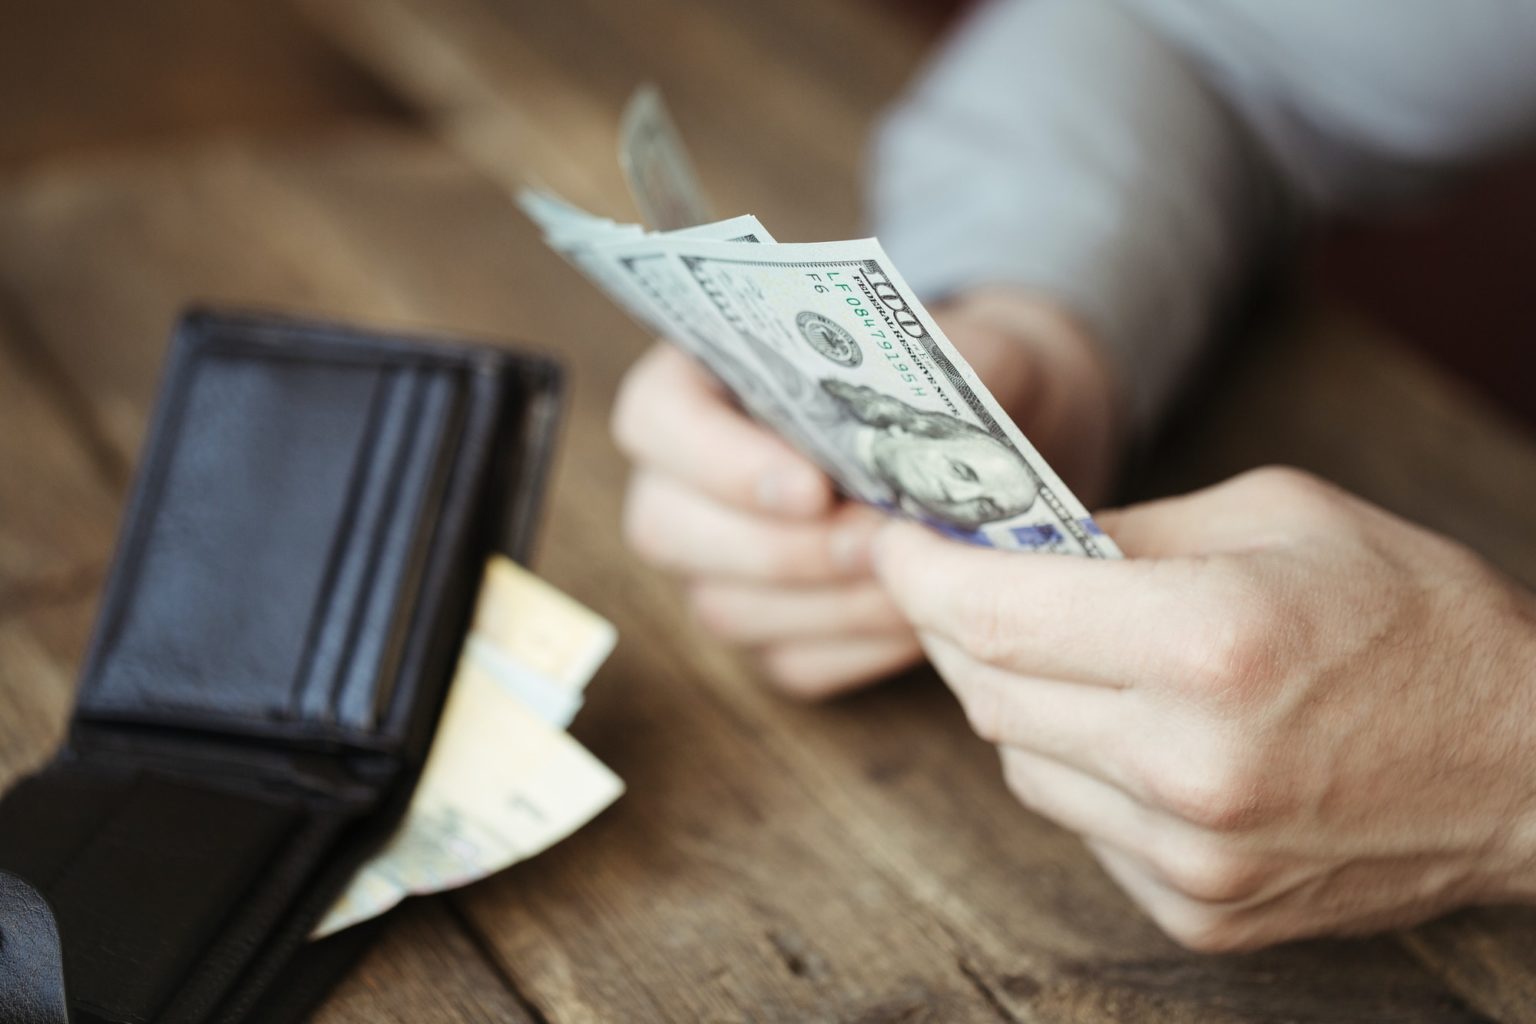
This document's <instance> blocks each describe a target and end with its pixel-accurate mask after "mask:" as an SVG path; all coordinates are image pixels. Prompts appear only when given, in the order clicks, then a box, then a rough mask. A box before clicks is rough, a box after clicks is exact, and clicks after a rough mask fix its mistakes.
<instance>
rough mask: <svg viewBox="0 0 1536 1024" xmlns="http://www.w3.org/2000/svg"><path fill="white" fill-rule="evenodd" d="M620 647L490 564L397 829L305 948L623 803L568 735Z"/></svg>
mask: <svg viewBox="0 0 1536 1024" xmlns="http://www.w3.org/2000/svg"><path fill="white" fill-rule="evenodd" d="M615 639H616V633H615V631H614V628H613V626H612V625H611V624H610V623H609V622H607V621H606V620H605V619H603V618H602V617H601V616H599V615H597V614H596V613H594V612H592V611H590V610H589V609H587V608H585V607H583V606H582V605H581V604H579V603H578V602H576V601H575V600H573V599H571V598H570V597H568V596H566V595H565V594H563V593H561V592H560V591H559V590H557V589H556V588H554V587H553V586H551V585H550V584H548V583H546V582H544V581H543V580H541V579H539V578H538V577H537V576H535V575H533V574H532V573H531V572H529V571H528V570H527V569H524V568H523V567H521V566H519V565H517V564H516V563H514V562H512V561H511V560H510V559H507V558H505V557H504V556H501V555H493V556H492V557H491V558H490V560H489V561H488V562H487V565H486V571H485V577H484V581H483V583H482V584H481V588H480V595H479V600H478V602H477V604H476V608H475V615H474V620H473V623H472V625H471V629H470V635H469V637H468V639H467V640H466V643H465V646H464V651H463V653H462V655H461V656H460V659H459V664H458V668H457V671H456V673H455V676H454V680H453V682H452V685H451V687H450V689H449V694H448V700H447V703H446V705H445V707H444V709H443V715H442V718H441V720H440V722H439V724H438V729H437V733H436V735H435V736H434V737H433V741H432V749H431V752H430V754H429V755H428V759H427V764H426V766H425V768H424V769H423V771H422V776H421V780H420V782H419V783H418V785H417V787H416V792H415V793H414V794H413V795H412V798H411V803H410V805H409V807H408V808H407V810H406V813H405V817H404V819H403V821H402V822H401V826H400V828H399V829H398V830H397V832H396V833H395V835H394V836H393V837H392V838H391V840H390V841H389V843H388V844H387V845H386V846H385V847H384V848H383V849H381V850H380V851H379V852H378V853H377V854H375V855H374V856H373V857H372V858H371V859H370V860H369V861H368V862H367V863H366V864H365V865H364V866H363V867H362V869H361V870H359V871H358V873H357V874H356V875H355V876H354V877H353V879H352V881H351V882H350V883H349V885H348V887H347V889H346V891H345V892H344V893H343V894H342V896H341V898H340V899H338V900H337V902H336V904H335V905H334V906H332V908H331V909H330V911H329V912H327V914H326V915H325V917H324V918H323V919H322V920H321V922H320V924H319V925H318V926H317V927H316V929H315V931H314V933H313V937H316V938H318V937H321V936H324V935H329V934H331V933H333V932H337V931H340V930H341V929H343V928H347V927H350V926H351V925H354V924H356V923H358V922H359V921H364V920H367V919H368V918H371V917H374V916H377V915H378V914H381V913H383V912H384V911H386V910H388V909H389V908H390V907H393V906H394V905H395V904H397V903H399V902H400V901H401V900H403V899H405V898H406V897H407V896H411V895H421V894H424V893H430V892H438V891H441V890H443V889H449V888H453V887H455V886H460V885H466V884H468V883H470V882H473V881H477V880H478V879H481V878H484V877H485V876H487V875H490V874H492V873H494V872H496V871H499V870H501V869H503V868H505V867H508V866H509V865H511V864H513V863H515V862H516V861H518V860H522V859H524V858H526V857H529V856H532V855H533V854H535V853H538V852H540V851H542V850H544V849H546V848H547V847H549V846H551V845H553V844H554V843H556V842H558V841H560V840H561V839H563V838H565V837H566V836H567V835H569V834H570V833H572V832H574V831H575V830H576V829H578V828H580V827H581V826H582V825H583V824H585V823H586V822H587V821H589V820H590V819H591V818H592V817H593V816H595V815H596V814H597V813H598V812H599V811H601V810H602V809H603V808H604V807H606V806H608V805H609V804H610V803H612V802H613V801H614V800H615V799H617V798H618V796H619V795H620V794H621V793H622V792H623V790H624V786H623V783H622V782H620V781H619V779H618V777H617V776H615V775H614V774H613V773H612V772H611V771H609V770H608V769H607V768H605V767H604V766H603V765H602V764H601V763H600V762H598V761H597V759H596V758H594V757H593V756H592V755H591V754H589V753H587V752H586V751H585V750H584V749H582V747H581V746H580V744H578V743H577V742H576V741H575V740H573V739H571V737H570V736H568V735H566V734H565V733H564V732H563V731H562V729H563V728H564V726H565V725H567V724H569V723H570V721H571V719H572V718H573V717H574V716H575V714H576V712H577V710H578V709H579V708H580V707H581V701H582V692H583V690H584V689H585V687H586V684H587V682H588V680H590V679H591V677H592V675H593V674H594V673H595V672H596V671H597V669H598V667H599V666H600V665H601V664H602V662H603V660H604V659H605V658H607V656H608V654H609V652H611V651H612V649H613V645H614V642H615Z"/></svg>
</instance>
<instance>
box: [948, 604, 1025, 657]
mask: <svg viewBox="0 0 1536 1024" xmlns="http://www.w3.org/2000/svg"><path fill="white" fill-rule="evenodd" d="M962 601H963V608H962V612H963V615H962V617H961V619H960V622H961V626H960V630H959V635H958V636H957V637H956V640H957V641H958V642H959V644H960V646H961V647H962V648H964V650H965V651H966V653H967V654H969V655H970V656H971V657H973V658H975V659H976V660H977V661H981V662H985V663H987V664H996V663H998V662H1004V661H1006V660H1007V659H1008V657H1009V656H1010V654H1011V653H1012V652H1013V650H1014V646H1015V644H1014V635H1013V633H1014V630H1016V629H1017V628H1019V616H1018V615H1017V614H1011V612H1012V609H1009V608H1007V607H1005V604H1004V602H1003V601H1001V600H1000V599H999V598H998V596H997V595H996V594H993V593H992V592H990V591H987V590H977V591H972V592H970V593H969V594H967V595H966V596H965V597H964V598H963V599H962Z"/></svg>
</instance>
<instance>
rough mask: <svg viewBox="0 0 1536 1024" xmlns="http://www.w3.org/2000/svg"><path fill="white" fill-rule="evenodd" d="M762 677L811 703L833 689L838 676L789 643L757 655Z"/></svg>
mask: <svg viewBox="0 0 1536 1024" xmlns="http://www.w3.org/2000/svg"><path fill="white" fill-rule="evenodd" d="M758 665H759V669H760V671H761V674H762V677H763V678H764V679H765V680H766V681H767V682H768V684H769V686H771V687H772V688H773V689H774V690H776V691H778V692H779V693H781V694H783V695H784V696H786V697H790V698H792V699H794V700H799V701H804V702H806V703H813V702H815V701H819V700H825V699H826V698H828V697H830V696H832V695H833V694H835V693H837V692H838V690H839V685H838V684H839V683H840V682H841V679H840V678H838V677H837V676H836V675H833V674H832V673H830V672H828V671H827V670H826V669H825V668H824V667H822V666H819V665H817V664H816V662H815V661H814V659H808V658H805V657H803V656H802V655H801V653H800V652H799V651H797V650H796V649H795V648H793V647H770V648H768V649H766V650H764V651H763V652H762V654H761V655H760V657H759V658H758Z"/></svg>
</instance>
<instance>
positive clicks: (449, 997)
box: [314, 899, 535, 1024]
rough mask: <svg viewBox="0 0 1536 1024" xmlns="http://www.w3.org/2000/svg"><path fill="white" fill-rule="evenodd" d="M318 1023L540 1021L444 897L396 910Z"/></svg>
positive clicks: (510, 1023)
mask: <svg viewBox="0 0 1536 1024" xmlns="http://www.w3.org/2000/svg"><path fill="white" fill-rule="evenodd" d="M314 1019H315V1022H316V1024H439V1022H440V1024H460V1022H465V1024H493V1022H494V1024H535V1018H533V1017H532V1016H530V1015H529V1013H528V1011H527V1010H526V1009H524V1007H523V1006H522V1004H521V1003H520V1002H519V1001H518V1000H517V998H516V997H515V996H514V995H513V994H512V993H511V992H509V991H508V990H507V988H506V986H505V984H504V983H503V982H502V980H501V978H500V977H498V976H497V975H496V973H495V972H494V971H493V970H492V969H491V968H490V966H489V965H488V964H487V963H486V961H485V958H484V957H482V956H481V955H480V953H479V951H478V950H476V949H475V948H474V946H473V945H471V944H470V941H469V939H468V938H466V937H465V934H464V931H463V929H462V928H461V927H460V926H459V924H458V922H457V921H455V920H454V919H453V918H452V916H451V915H450V914H449V913H448V911H447V910H446V909H445V908H444V906H443V904H442V903H441V902H440V901H438V900H435V899H433V900H416V901H413V902H412V903H411V904H410V905H408V906H406V907H403V908H402V909H401V910H399V911H398V912H397V913H396V914H395V919H394V920H393V921H392V922H391V923H390V926H389V927H388V928H387V929H386V930H385V932H384V935H383V937H382V938H381V939H380V940H379V941H378V942H377V943H375V945H374V946H373V948H371V949H370V950H369V951H368V952H367V954H366V955H364V957H363V960H362V962H361V963H359V964H358V965H357V968H356V969H355V970H353V971H352V973H351V974H349V975H348V976H347V978H346V979H345V980H343V981H342V983H341V984H340V985H338V986H337V988H336V991H335V992H334V993H333V994H332V996H331V998H330V999H329V1000H328V1001H327V1002H326V1004H325V1006H324V1007H323V1008H322V1009H321V1010H320V1011H319V1012H318V1013H316V1014H315V1017H314Z"/></svg>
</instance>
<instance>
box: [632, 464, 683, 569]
mask: <svg viewBox="0 0 1536 1024" xmlns="http://www.w3.org/2000/svg"><path fill="white" fill-rule="evenodd" d="M621 525H622V530H623V534H624V543H625V544H627V545H629V548H630V550H632V551H634V552H635V554H637V555H639V556H640V557H641V558H642V559H644V560H645V561H647V562H650V563H652V564H653V565H666V564H668V563H669V562H670V561H671V557H672V531H671V520H670V517H669V516H668V515H667V514H666V509H665V508H664V507H662V502H660V501H659V500H658V498H657V495H656V494H655V493H654V492H653V491H652V490H651V488H650V487H648V486H647V485H646V484H644V483H643V482H640V481H636V482H635V483H632V484H631V485H630V488H629V494H628V496H627V497H626V499H625V501H624V518H623V522H622V524H621Z"/></svg>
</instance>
